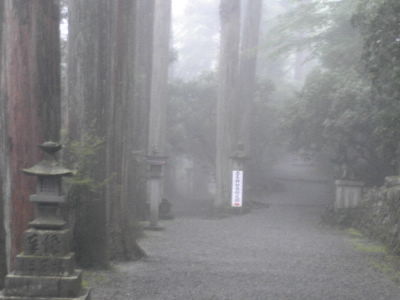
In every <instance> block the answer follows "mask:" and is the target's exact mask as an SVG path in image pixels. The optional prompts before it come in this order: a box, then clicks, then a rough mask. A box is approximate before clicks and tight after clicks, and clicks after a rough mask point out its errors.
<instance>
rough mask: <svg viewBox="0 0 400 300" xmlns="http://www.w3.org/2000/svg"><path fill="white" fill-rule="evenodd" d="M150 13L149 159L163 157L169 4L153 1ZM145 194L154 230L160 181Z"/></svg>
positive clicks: (169, 29) (164, 149) (164, 150)
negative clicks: (151, 24)
mask: <svg viewBox="0 0 400 300" xmlns="http://www.w3.org/2000/svg"><path fill="white" fill-rule="evenodd" d="M154 9H155V13H154V20H155V21H154V30H153V61H152V73H151V92H150V111H149V136H148V149H147V151H148V154H149V155H154V154H156V155H158V156H165V155H166V113H167V111H166V110H167V101H168V98H169V91H168V75H169V72H168V70H169V61H170V59H169V58H170V37H171V32H170V31H171V0H155V8H154ZM158 191H160V193H158ZM148 193H149V199H150V202H151V203H150V206H151V220H152V224H151V225H153V226H154V225H156V223H157V221H158V205H159V203H160V201H161V198H162V197H163V183H162V181H161V180H160V182H158V183H156V182H153V183H151V182H149V187H148ZM153 193H154V194H153ZM157 198H159V199H157ZM157 202H158V203H157Z"/></svg>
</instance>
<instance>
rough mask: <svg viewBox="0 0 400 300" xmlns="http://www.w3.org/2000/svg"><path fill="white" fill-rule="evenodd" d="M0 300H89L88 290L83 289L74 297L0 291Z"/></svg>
mask: <svg viewBox="0 0 400 300" xmlns="http://www.w3.org/2000/svg"><path fill="white" fill-rule="evenodd" d="M0 300H91V295H90V290H84V291H82V292H81V294H80V296H78V297H74V298H65V297H62V298H58V297H56V298H55V297H50V298H49V297H47V298H42V297H39V298H38V297H18V296H4V295H3V294H2V293H1V292H0Z"/></svg>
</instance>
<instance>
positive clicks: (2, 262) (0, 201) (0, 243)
mask: <svg viewBox="0 0 400 300" xmlns="http://www.w3.org/2000/svg"><path fill="white" fill-rule="evenodd" d="M3 18H4V0H0V87H1V85H2V83H1V82H2V80H1V76H2V62H3V55H2V53H3V47H4V43H3V42H2V37H3V27H4V26H3ZM0 93H1V89H0ZM4 109H5V107H4V106H3V101H2V95H1V94H0V170H1V169H3V168H4V167H5V164H4V163H3V159H2V156H3V155H2V154H1V153H4V151H5V149H4V148H3V147H4V145H5V144H6V139H5V132H4V129H5V120H4V118H5V116H6V115H5V114H4ZM2 145H3V146H2ZM4 204H5V203H4V198H3V180H2V171H0V289H2V288H3V283H4V276H5V275H6V274H7V257H6V232H5V230H4Z"/></svg>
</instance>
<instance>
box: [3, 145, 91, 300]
mask: <svg viewBox="0 0 400 300" xmlns="http://www.w3.org/2000/svg"><path fill="white" fill-rule="evenodd" d="M39 147H40V148H41V149H42V150H43V151H44V152H45V155H46V157H45V158H44V160H42V161H41V162H39V163H38V164H36V165H35V166H33V167H31V168H29V169H24V170H23V172H24V173H25V174H28V175H34V176H37V177H38V186H37V191H36V194H35V195H31V196H30V201H31V202H33V203H35V205H36V209H35V211H36V216H35V219H34V220H33V221H32V222H31V223H29V226H30V228H29V229H28V230H26V231H25V234H24V240H23V252H22V253H20V254H19V255H17V257H16V262H15V270H14V271H13V272H11V273H9V274H8V275H7V276H6V279H5V286H4V290H3V292H2V293H0V300H49V299H53V300H71V299H76V300H78V299H79V300H90V290H84V289H82V272H81V271H80V270H76V269H75V256H74V254H73V253H72V252H71V231H70V229H68V228H66V222H65V221H64V220H63V218H62V215H61V208H60V205H61V204H62V203H64V202H65V196H64V195H63V193H62V177H63V176H71V175H73V172H72V171H71V170H68V169H65V168H64V167H62V166H61V165H60V164H59V163H58V161H57V160H56V157H55V154H56V152H58V151H59V150H60V149H61V145H60V144H57V143H54V142H46V143H44V144H42V145H40V146H39Z"/></svg>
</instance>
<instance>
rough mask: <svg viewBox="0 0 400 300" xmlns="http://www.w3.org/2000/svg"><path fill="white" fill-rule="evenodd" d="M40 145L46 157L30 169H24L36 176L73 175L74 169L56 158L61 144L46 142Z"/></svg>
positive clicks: (26, 172) (25, 171)
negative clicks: (66, 166) (63, 164)
mask: <svg viewBox="0 0 400 300" xmlns="http://www.w3.org/2000/svg"><path fill="white" fill-rule="evenodd" d="M39 147H40V148H41V149H42V150H43V151H44V152H45V153H46V156H45V158H44V159H43V160H42V161H40V162H39V163H37V164H36V165H34V166H33V167H30V168H28V169H23V170H22V171H23V172H24V173H25V174H28V175H34V176H72V175H74V171H72V170H70V169H67V168H64V167H63V166H62V165H61V164H60V163H59V162H58V161H57V159H56V157H55V154H56V153H57V152H58V151H59V150H60V149H61V148H62V145H61V144H58V143H55V142H45V143H43V144H41V145H39Z"/></svg>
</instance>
